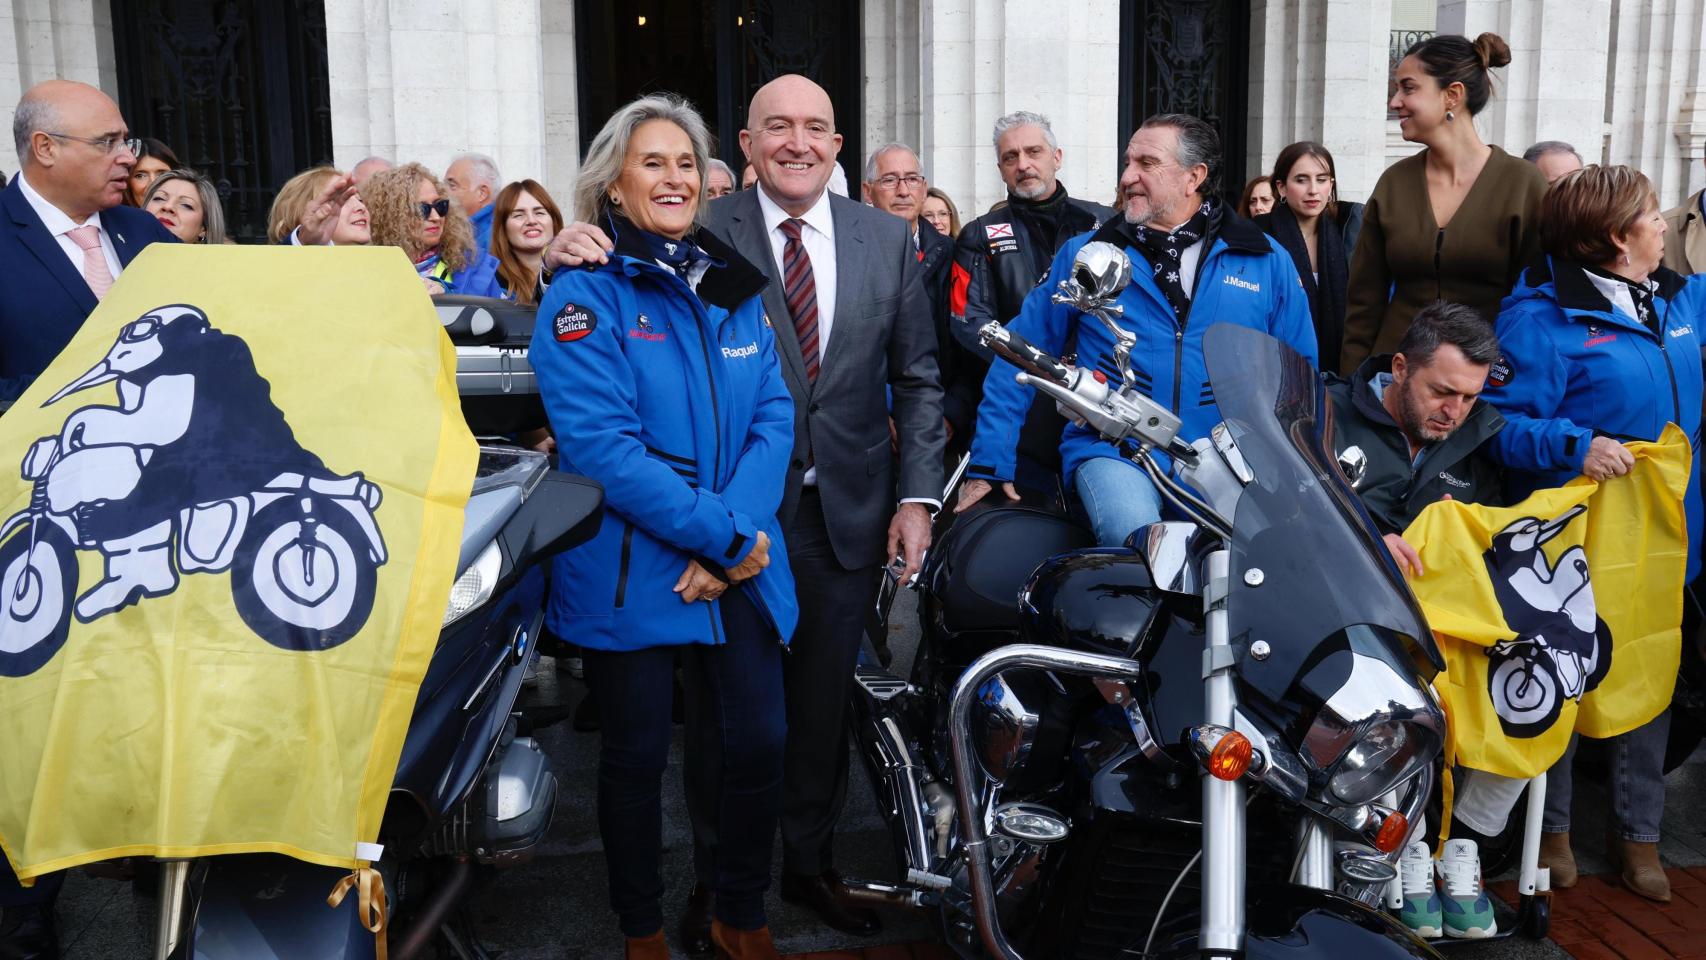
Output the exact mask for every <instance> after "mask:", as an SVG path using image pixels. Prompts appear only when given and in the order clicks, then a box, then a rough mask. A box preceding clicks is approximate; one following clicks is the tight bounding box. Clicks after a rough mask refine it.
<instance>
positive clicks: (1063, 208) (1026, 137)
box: [942, 110, 1114, 490]
mask: <svg viewBox="0 0 1706 960" xmlns="http://www.w3.org/2000/svg"><path fill="white" fill-rule="evenodd" d="M992 139H993V141H994V144H995V162H996V164H997V165H998V166H999V167H1000V170H1001V179H1002V181H1003V182H1005V183H1006V184H1007V204H1006V206H1003V207H1002V208H1001V209H999V210H992V211H990V212H989V213H986V214H984V215H983V216H981V217H978V218H977V219H976V220H973V221H972V222H970V223H968V224H966V225H965V227H964V228H963V229H961V230H960V235H959V237H958V238H957V242H956V243H955V246H954V265H953V271H952V277H951V280H950V287H949V295H948V311H949V315H950V319H949V321H948V324H949V330H951V331H952V333H953V336H952V337H951V338H950V337H944V338H943V339H942V353H943V355H944V356H948V355H949V354H953V355H954V360H953V362H954V363H955V364H957V366H958V373H959V375H958V376H957V377H956V378H955V379H954V381H953V382H951V383H950V382H949V381H948V379H947V378H946V377H944V378H943V381H942V389H943V390H944V391H945V399H944V404H945V405H946V407H947V409H948V416H949V419H950V420H952V419H953V418H954V416H955V411H958V410H963V411H966V420H967V421H968V422H966V423H964V424H962V423H960V422H959V421H954V428H955V430H956V431H957V435H958V434H964V433H966V432H968V431H969V430H970V429H971V427H972V425H973V423H972V421H973V420H974V419H975V417H976V414H977V406H978V403H979V401H981V400H982V399H983V378H984V375H985V374H986V373H987V372H988V371H989V362H990V360H991V359H993V358H994V356H995V355H994V354H993V353H991V352H990V350H989V348H988V347H986V346H984V345H983V344H982V343H980V342H978V339H977V331H978V329H979V328H980V327H982V326H983V325H984V324H986V323H988V322H989V321H991V320H994V321H995V322H997V323H1001V324H1005V323H1007V322H1008V321H1010V320H1012V319H1013V318H1014V317H1016V316H1018V315H1019V309H1020V308H1021V307H1022V306H1024V303H1025V296H1026V294H1028V293H1030V292H1031V290H1032V289H1033V288H1035V287H1036V285H1037V279H1038V278H1039V277H1041V276H1042V275H1043V274H1044V272H1046V271H1047V270H1048V266H1049V261H1050V260H1052V259H1053V258H1054V255H1055V252H1056V251H1058V250H1059V249H1060V247H1061V244H1064V243H1065V242H1066V241H1068V240H1070V239H1071V238H1073V237H1075V236H1077V235H1079V234H1081V233H1087V232H1089V231H1091V230H1094V229H1096V228H1097V227H1099V226H1101V225H1102V224H1103V223H1105V222H1106V221H1107V220H1108V218H1109V217H1111V216H1113V215H1114V212H1113V211H1112V210H1110V209H1109V208H1107V207H1105V206H1103V205H1101V204H1099V203H1091V202H1090V201H1088V200H1081V199H1079V198H1077V197H1072V196H1068V195H1067V192H1066V185H1065V184H1063V183H1061V182H1060V180H1059V179H1057V175H1058V173H1059V171H1060V163H1061V159H1062V157H1063V154H1062V153H1061V149H1060V144H1059V143H1058V142H1057V141H1056V140H1055V136H1054V130H1053V128H1052V127H1050V126H1049V121H1048V118H1047V117H1045V116H1043V115H1042V114H1038V113H1031V112H1030V111H1027V110H1020V111H1018V112H1017V113H1010V114H1008V115H1006V116H1004V117H1002V118H1001V119H999V120H997V121H995V130H994V133H993V135H992ZM1068 352H1070V350H1069V351H1068ZM943 369H944V370H946V369H948V361H946V360H945V361H943ZM1065 426H1066V418H1065V417H1062V416H1061V415H1060V412H1059V411H1057V410H1055V408H1054V402H1053V401H1052V400H1049V399H1047V398H1046V397H1039V398H1037V399H1036V400H1034V401H1033V402H1032V404H1031V411H1030V414H1029V415H1028V417H1027V419H1026V421H1025V426H1024V428H1023V429H1021V430H1020V435H1019V461H1018V462H1019V468H1018V470H1019V476H1018V477H1017V478H1015V479H1016V480H1017V482H1018V484H1019V485H1020V486H1025V487H1032V488H1036V489H1042V490H1053V489H1054V488H1055V479H1054V478H1055V474H1057V473H1058V472H1059V470H1060V433H1061V430H1062V428H1064V427H1065ZM965 445H966V444H965V443H964V441H963V439H962V442H961V444H960V447H961V449H963V448H964V447H965Z"/></svg>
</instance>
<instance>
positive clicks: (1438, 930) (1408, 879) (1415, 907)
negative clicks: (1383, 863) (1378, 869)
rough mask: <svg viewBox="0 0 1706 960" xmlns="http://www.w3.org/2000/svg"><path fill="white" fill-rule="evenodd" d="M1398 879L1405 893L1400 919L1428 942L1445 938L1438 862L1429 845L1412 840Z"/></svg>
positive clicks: (1400, 862) (1399, 868) (1403, 859)
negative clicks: (1436, 870) (1436, 880)
mask: <svg viewBox="0 0 1706 960" xmlns="http://www.w3.org/2000/svg"><path fill="white" fill-rule="evenodd" d="M1398 877H1399V881H1398V882H1399V885H1400V886H1401V887H1402V888H1403V891H1404V906H1403V908H1402V909H1400V910H1399V912H1398V919H1400V920H1402V921H1404V926H1406V927H1409V928H1410V929H1411V930H1412V931H1414V932H1415V934H1416V936H1418V937H1421V938H1422V939H1424V940H1432V939H1438V938H1439V937H1441V936H1443V935H1444V930H1443V928H1442V926H1441V924H1442V923H1443V922H1444V921H1443V920H1441V918H1440V902H1439V891H1438V890H1437V889H1436V888H1435V887H1434V860H1433V857H1432V856H1430V855H1429V854H1428V845H1427V844H1426V843H1423V842H1422V841H1420V840H1412V841H1410V845H1409V846H1407V847H1405V848H1404V856H1403V857H1402V858H1400V859H1399V860H1398Z"/></svg>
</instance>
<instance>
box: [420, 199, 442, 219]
mask: <svg viewBox="0 0 1706 960" xmlns="http://www.w3.org/2000/svg"><path fill="white" fill-rule="evenodd" d="M419 209H420V212H421V219H422V220H431V219H432V215H433V214H435V213H436V214H438V215H439V216H440V217H448V216H450V201H449V200H447V199H445V198H443V197H440V198H439V199H437V200H434V201H433V202H431V203H427V202H426V201H425V200H422V201H421V203H420V208H419Z"/></svg>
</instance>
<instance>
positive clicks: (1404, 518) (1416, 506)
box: [1327, 354, 1505, 533]
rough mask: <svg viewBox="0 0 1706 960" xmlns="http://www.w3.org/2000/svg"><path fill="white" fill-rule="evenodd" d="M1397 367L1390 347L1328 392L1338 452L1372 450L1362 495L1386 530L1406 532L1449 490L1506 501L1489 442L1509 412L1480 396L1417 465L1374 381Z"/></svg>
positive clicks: (1462, 496) (1334, 381)
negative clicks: (1460, 423)
mask: <svg viewBox="0 0 1706 960" xmlns="http://www.w3.org/2000/svg"><path fill="white" fill-rule="evenodd" d="M1391 372H1392V357H1391V355H1390V354H1386V355H1382V356H1378V357H1370V358H1369V359H1367V360H1365V361H1363V364H1362V366H1361V367H1359V368H1357V372H1356V373H1355V375H1353V376H1352V377H1351V378H1350V379H1349V380H1346V379H1344V378H1342V377H1338V376H1333V375H1329V376H1328V377H1327V395H1328V397H1330V398H1331V400H1332V403H1333V447H1334V449H1333V452H1334V453H1335V454H1341V453H1343V452H1344V451H1345V449H1346V448H1348V447H1351V446H1353V445H1354V446H1358V447H1361V448H1362V452H1363V454H1364V455H1365V456H1367V457H1368V469H1367V470H1366V471H1364V473H1363V477H1362V482H1361V483H1359V484H1358V485H1357V494H1358V495H1359V496H1361V497H1362V503H1363V506H1365V507H1367V508H1368V512H1369V513H1370V514H1372V515H1373V516H1374V519H1375V522H1377V523H1378V524H1380V529H1381V532H1382V533H1403V532H1404V529H1405V528H1406V527H1408V526H1409V525H1410V521H1412V520H1414V519H1416V514H1418V513H1421V512H1422V508H1423V507H1425V506H1427V505H1428V504H1430V503H1433V502H1434V501H1436V500H1441V499H1444V497H1445V495H1446V494H1448V493H1449V494H1451V499H1453V500H1461V501H1463V502H1464V503H1486V504H1492V505H1495V506H1497V505H1501V504H1503V502H1504V495H1503V490H1502V483H1501V479H1500V474H1499V468H1498V465H1497V464H1496V463H1494V462H1493V461H1492V460H1491V459H1490V458H1489V457H1488V456H1487V449H1486V448H1487V441H1488V440H1491V439H1492V438H1493V435H1494V434H1496V433H1498V432H1499V431H1500V430H1502V429H1504V426H1505V418H1504V417H1502V416H1500V415H1499V411H1497V410H1495V409H1493V407H1492V405H1491V404H1489V403H1487V402H1486V401H1485V400H1478V401H1476V403H1475V406H1474V408H1473V409H1472V410H1470V411H1469V417H1468V418H1467V419H1466V420H1464V421H1463V426H1461V427H1458V428H1457V431H1456V432H1455V433H1453V434H1452V435H1451V436H1449V437H1447V438H1445V439H1444V440H1441V441H1440V442H1438V443H1435V444H1431V445H1429V446H1428V448H1427V449H1426V450H1424V451H1423V452H1422V456H1421V460H1420V461H1419V462H1418V463H1416V464H1415V466H1413V467H1412V466H1411V463H1410V446H1409V443H1408V441H1406V440H1405V439H1404V431H1403V429H1402V428H1400V427H1399V426H1398V424H1397V423H1396V422H1395V421H1393V419H1392V415H1391V414H1389V413H1387V412H1386V408H1385V407H1384V406H1383V405H1382V404H1381V402H1380V398H1379V397H1378V396H1376V395H1375V393H1374V388H1373V387H1372V386H1370V385H1369V382H1370V381H1371V380H1373V379H1374V378H1375V377H1376V376H1378V375H1380V374H1382V373H1391Z"/></svg>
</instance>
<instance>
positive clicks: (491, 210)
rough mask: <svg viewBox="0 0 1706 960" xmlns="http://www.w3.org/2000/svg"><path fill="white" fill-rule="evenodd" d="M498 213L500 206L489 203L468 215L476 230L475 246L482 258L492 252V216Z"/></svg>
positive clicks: (470, 223) (469, 221)
mask: <svg viewBox="0 0 1706 960" xmlns="http://www.w3.org/2000/svg"><path fill="white" fill-rule="evenodd" d="M497 212H498V205H497V204H496V203H488V204H486V205H485V206H483V207H481V208H480V209H478V210H476V211H474V212H473V213H471V214H469V215H468V223H469V225H471V226H472V227H473V228H474V245H475V246H477V247H479V248H480V254H481V255H482V256H484V255H486V254H489V253H491V252H492V216H493V215H494V214H496V213H497Z"/></svg>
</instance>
